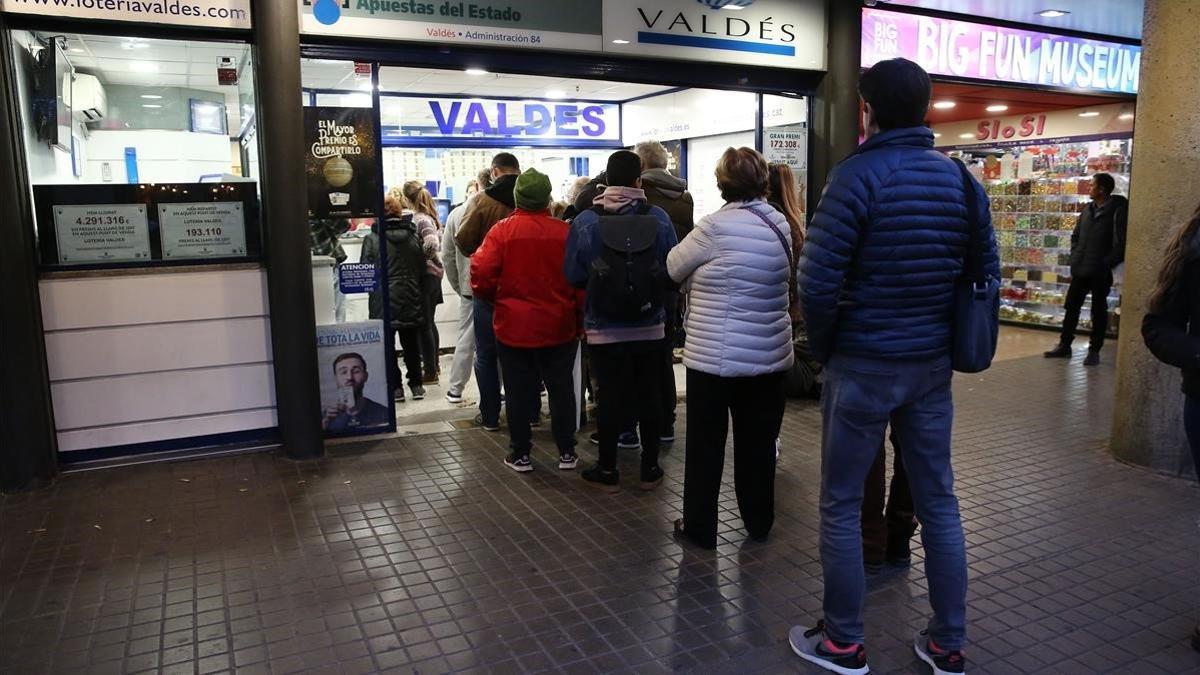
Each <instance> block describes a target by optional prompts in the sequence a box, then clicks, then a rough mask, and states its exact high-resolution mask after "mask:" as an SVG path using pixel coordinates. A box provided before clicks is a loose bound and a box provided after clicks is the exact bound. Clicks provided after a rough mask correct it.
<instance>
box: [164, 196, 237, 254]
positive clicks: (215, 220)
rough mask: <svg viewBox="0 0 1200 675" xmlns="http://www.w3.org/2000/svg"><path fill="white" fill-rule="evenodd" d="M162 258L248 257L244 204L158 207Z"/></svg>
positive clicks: (209, 203)
mask: <svg viewBox="0 0 1200 675" xmlns="http://www.w3.org/2000/svg"><path fill="white" fill-rule="evenodd" d="M158 227H159V231H160V233H161V235H162V252H163V258H164V259H166V258H222V257H229V256H241V255H245V254H246V218H245V214H244V212H243V209H242V203H241V202H190V203H189V202H184V203H175V204H159V205H158Z"/></svg>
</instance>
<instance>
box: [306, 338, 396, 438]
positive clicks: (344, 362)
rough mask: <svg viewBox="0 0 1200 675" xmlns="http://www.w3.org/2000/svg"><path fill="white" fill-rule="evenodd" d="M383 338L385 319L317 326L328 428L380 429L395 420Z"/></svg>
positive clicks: (338, 431)
mask: <svg viewBox="0 0 1200 675" xmlns="http://www.w3.org/2000/svg"><path fill="white" fill-rule="evenodd" d="M383 340H384V331H383V322H382V321H361V322H357V323H339V324H329V325H324V326H317V361H318V368H319V370H320V374H321V428H322V429H324V430H325V433H327V434H331V435H337V434H344V433H352V432H355V431H358V430H363V429H374V430H380V431H382V430H385V429H386V428H387V427H388V425H389V424H391V423H392V421H393V420H392V416H391V412H390V410H389V408H388V404H389V400H390V399H389V392H388V382H387V358H386V357H385V356H384V354H385V351H384V343H383Z"/></svg>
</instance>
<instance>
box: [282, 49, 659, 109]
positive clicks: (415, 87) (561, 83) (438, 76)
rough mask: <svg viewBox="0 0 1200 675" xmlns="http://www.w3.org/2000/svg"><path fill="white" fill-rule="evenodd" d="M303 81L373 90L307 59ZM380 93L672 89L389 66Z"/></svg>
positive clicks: (342, 67) (585, 94)
mask: <svg viewBox="0 0 1200 675" xmlns="http://www.w3.org/2000/svg"><path fill="white" fill-rule="evenodd" d="M301 82H302V84H303V86H304V87H305V88H308V89H337V90H350V91H355V90H361V91H370V90H371V86H370V83H369V82H368V81H367V80H366V79H364V78H359V77H357V76H356V75H355V74H354V64H353V63H351V62H348V61H327V60H323V59H305V60H304V61H303V63H302V64H301ZM379 88H380V91H383V92H388V93H401V94H410V93H411V94H445V95H463V96H510V97H513V98H547V97H548V94H547V92H562V98H569V99H587V100H591V101H625V100H628V99H631V98H637V97H638V96H645V95H647V94H653V93H656V92H659V91H664V90H666V89H669V87H665V86H661V85H652V84H631V83H627V82H608V81H605V80H584V79H578V78H560V77H542V76H536V75H508V74H505V73H487V74H486V75H468V74H467V73H466V72H465V71H462V70H443V69H434V68H404V67H398V66H384V67H383V68H380V70H379Z"/></svg>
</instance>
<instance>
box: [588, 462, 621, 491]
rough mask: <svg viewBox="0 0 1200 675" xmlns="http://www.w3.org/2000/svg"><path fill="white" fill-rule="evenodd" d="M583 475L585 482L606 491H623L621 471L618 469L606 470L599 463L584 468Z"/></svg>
mask: <svg viewBox="0 0 1200 675" xmlns="http://www.w3.org/2000/svg"><path fill="white" fill-rule="evenodd" d="M582 476H583V480H584V482H585V483H587V484H588V485H591V486H592V487H596V488H600V490H602V491H604V492H608V493H610V494H611V493H615V492H620V491H621V473H620V472H619V471H617V470H616V469H609V470H607V471H606V470H604V469H601V468H600V465H599V464H597V465H595V466H593V467H592V468H590V469H584V470H583V474H582Z"/></svg>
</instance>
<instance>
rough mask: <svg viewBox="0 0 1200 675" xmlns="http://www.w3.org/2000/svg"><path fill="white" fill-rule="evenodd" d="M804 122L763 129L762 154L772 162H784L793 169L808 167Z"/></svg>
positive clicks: (806, 134) (806, 137) (806, 135)
mask: <svg viewBox="0 0 1200 675" xmlns="http://www.w3.org/2000/svg"><path fill="white" fill-rule="evenodd" d="M806 126H807V125H805V124H795V125H792V126H787V127H778V128H775V129H766V130H764V131H763V156H765V157H766V158H767V161H768V162H770V163H772V164H776V163H778V164H786V165H788V166H789V167H791V169H792V170H793V171H804V170H805V169H806V168H807V167H808V129H807V128H806Z"/></svg>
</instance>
